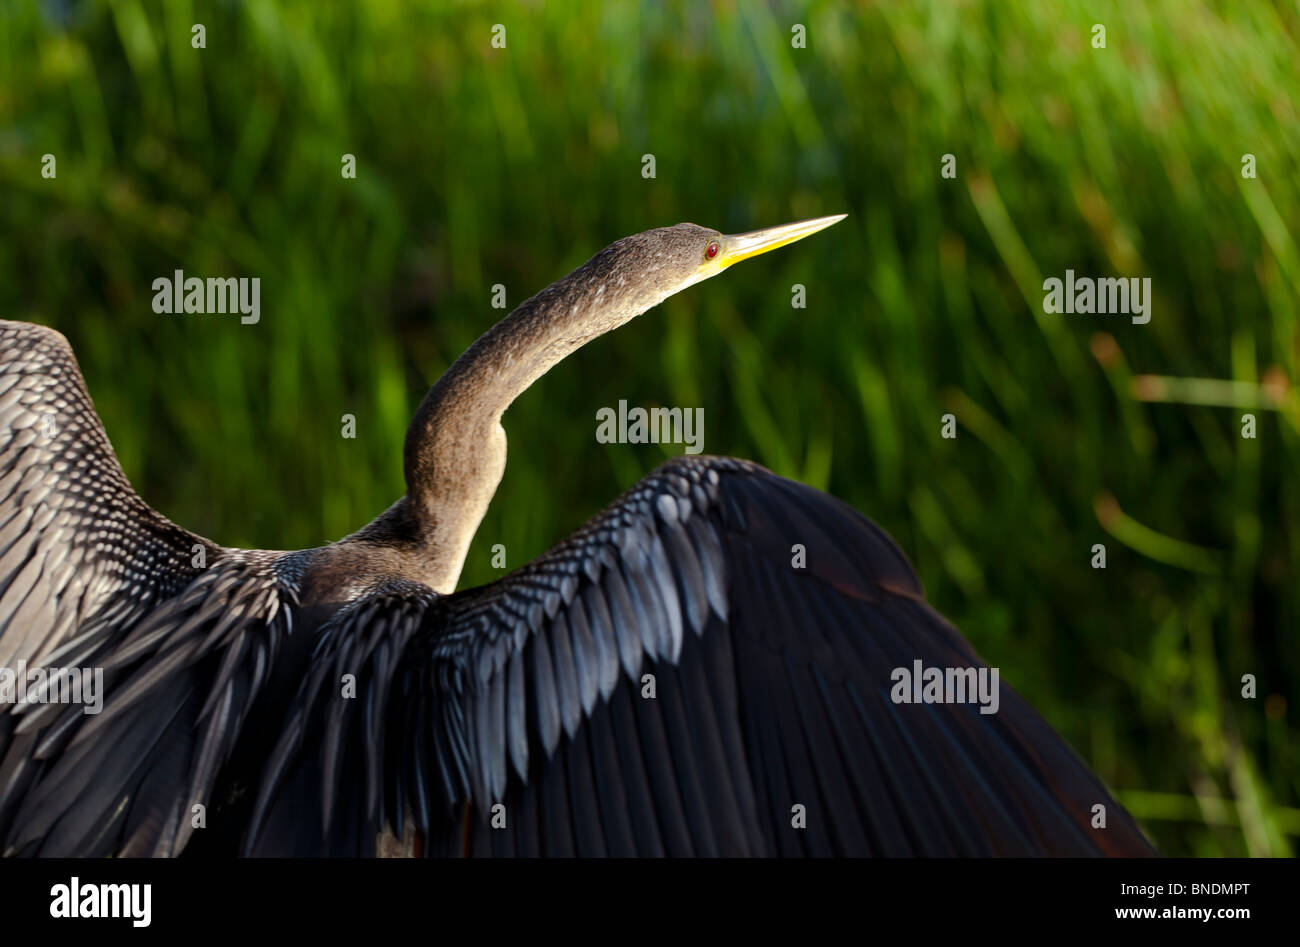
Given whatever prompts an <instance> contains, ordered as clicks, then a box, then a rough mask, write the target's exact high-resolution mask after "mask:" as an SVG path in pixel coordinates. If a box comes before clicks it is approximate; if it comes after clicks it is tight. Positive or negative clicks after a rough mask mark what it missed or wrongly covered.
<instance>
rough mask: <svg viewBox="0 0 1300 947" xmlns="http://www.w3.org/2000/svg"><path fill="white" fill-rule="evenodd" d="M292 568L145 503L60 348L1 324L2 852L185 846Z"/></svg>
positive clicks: (285, 560) (278, 628)
mask: <svg viewBox="0 0 1300 947" xmlns="http://www.w3.org/2000/svg"><path fill="white" fill-rule="evenodd" d="M292 566H293V564H292V560H291V559H290V558H289V557H283V556H281V554H279V553H263V552H244V551H242V550H230V549H223V548H221V547H219V546H216V545H215V544H213V543H211V542H208V541H207V540H205V539H202V538H200V537H198V536H195V535H194V534H192V533H190V532H188V531H186V530H184V529H181V528H180V527H178V526H176V525H175V524H173V523H171V522H169V521H168V520H167V519H165V518H164V517H163V516H161V515H160V514H158V513H157V512H155V511H154V510H153V509H151V508H150V507H149V506H148V505H147V504H146V503H145V502H144V501H143V500H141V499H140V497H139V496H137V495H136V493H135V491H134V490H132V489H131V485H130V483H129V482H128V481H127V479H126V476H125V475H124V474H123V472H122V468H121V466H120V465H119V464H118V461H117V458H116V456H115V455H114V454H113V449H112V447H111V445H110V444H109V441H108V438H107V436H106V435H105V433H104V429H103V426H102V425H101V423H100V420H99V417H98V415H97V414H96V413H95V409H94V406H93V405H92V404H91V401H90V397H89V395H87V393H86V387H85V383H84V381H83V380H82V377H81V372H80V370H79V369H78V367H77V362H76V358H75V357H74V356H73V353H72V350H71V348H70V347H69V345H68V343H67V340H66V339H64V338H63V336H62V335H60V334H59V333H58V332H55V331H54V330H52V329H47V328H44V327H42V326H36V325H30V324H27V323H22V322H6V321H0V697H3V698H4V699H3V701H0V853H2V854H6V855H13V854H22V855H108V854H118V855H132V854H174V853H175V852H178V851H179V850H180V849H181V848H182V847H183V846H184V845H185V842H186V840H187V839H188V838H189V836H190V834H191V832H192V830H193V826H194V821H195V820H194V815H195V814H196V813H195V812H194V811H193V807H194V806H195V805H204V806H206V805H207V804H208V803H209V802H210V800H209V798H208V796H209V793H210V791H211V788H212V785H213V780H214V778H215V773H216V771H217V769H218V768H219V767H220V765H221V763H222V762H223V761H224V760H225V759H226V757H227V756H228V755H229V753H230V751H231V748H232V747H233V745H234V742H235V740H236V738H237V736H238V734H239V730H240V727H241V725H242V723H243V721H244V718H245V714H246V712H247V710H248V708H249V706H250V704H251V702H252V700H253V698H254V697H255V696H256V694H257V692H258V690H259V689H260V688H261V686H262V683H263V681H264V680H265V677H266V674H267V671H268V668H269V667H270V665H271V663H272V661H273V659H274V655H275V651H276V649H277V647H278V643H279V641H280V640H281V639H282V638H283V636H284V634H285V633H287V631H288V621H289V610H288V608H287V607H286V606H287V605H288V604H291V602H292V599H293V594H294V592H293V567H292ZM38 668H39V669H41V670H42V672H43V673H44V679H45V680H46V682H47V684H46V686H44V687H43V688H42V687H41V686H40V685H39V680H40V678H39V677H37V678H32V677H31V673H32V671H33V670H34V669H38ZM51 668H53V669H56V670H57V673H55V674H51V673H49V669H51ZM5 669H7V670H8V671H9V676H6V675H5V674H4V671H5ZM71 669H76V672H77V673H76V677H75V681H76V683H77V685H78V686H77V689H76V690H74V689H73V686H72V684H73V681H74V676H73V674H72V673H71ZM95 669H99V671H101V672H102V682H103V683H102V687H103V690H102V691H101V692H99V693H98V699H99V700H102V704H101V708H100V713H98V714H88V713H86V712H85V711H86V709H87V708H88V707H91V706H92V704H91V702H90V701H88V700H87V697H89V696H93V695H90V694H88V693H87V692H86V690H85V689H84V688H83V687H81V684H82V681H81V677H82V672H83V671H85V672H89V674H88V675H87V681H89V682H91V687H92V688H93V687H94V684H93V681H94V677H93V673H94V670H95ZM19 675H22V676H23V677H24V681H23V683H22V686H21V687H20V686H19V682H18V680H17V677H18V676H19ZM28 680H30V681H31V682H32V683H33V684H34V685H36V686H35V687H34V688H28V687H27V686H26V685H27V683H28ZM50 682H52V683H50ZM6 685H8V691H6V689H5V688H6ZM20 693H22V694H23V696H25V698H26V701H25V702H21V703H20V702H17V701H18V697H19V695H20ZM78 694H79V695H80V697H81V700H82V702H81V703H70V702H68V701H67V700H66V698H69V697H73V698H75V696H76V695H78ZM60 701H62V702H60Z"/></svg>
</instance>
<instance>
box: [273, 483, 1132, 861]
mask: <svg viewBox="0 0 1300 947" xmlns="http://www.w3.org/2000/svg"><path fill="white" fill-rule="evenodd" d="M796 546H798V547H802V550H803V552H802V555H799V554H798V553H797V550H796V548H795V547H796ZM366 627H367V626H366V625H365V623H361V624H358V625H356V626H354V627H352V628H351V629H350V630H349V632H348V633H347V634H346V635H344V636H342V637H341V638H340V639H338V640H337V641H336V643H335V646H336V647H338V648H341V649H346V648H356V647H357V645H355V644H351V645H345V642H346V641H348V640H353V639H354V640H358V641H359V640H362V639H363V638H364V637H368V636H370V635H373V634H374V629H375V628H378V625H370V626H369V627H370V629H371V630H369V631H366ZM403 629H404V630H403V634H402V636H401V638H400V639H397V638H395V639H393V640H394V644H400V645H401V648H402V653H401V654H400V656H398V657H396V658H393V657H391V656H390V657H389V659H388V661H389V664H388V666H390V667H391V668H392V679H391V680H389V679H387V678H386V677H385V675H384V674H383V673H382V671H381V669H379V668H377V667H375V668H373V669H372V673H371V674H370V675H369V676H368V677H367V678H366V680H365V681H363V682H361V686H363V687H366V686H368V687H372V688H382V689H383V691H384V692H385V693H387V694H389V695H391V696H390V698H389V703H388V705H387V708H386V712H387V717H386V720H385V722H384V724H383V729H384V730H385V731H386V732H387V738H386V740H385V756H384V762H383V766H384V770H383V774H382V778H384V779H385V780H386V781H387V784H388V789H387V792H386V793H384V794H383V800H384V801H385V803H386V806H387V809H386V810H385V811H381V812H380V813H378V815H379V816H380V817H381V818H382V819H384V820H386V821H389V822H393V823H396V824H397V825H398V828H399V834H400V823H401V822H402V820H403V819H406V818H410V819H413V820H414V823H415V825H416V828H417V829H418V830H419V831H420V832H421V833H422V834H423V835H424V836H425V838H426V840H427V851H429V852H430V853H436V854H462V853H475V854H501V855H518V854H551V855H555V854H587V855H599V854H608V855H644V854H697V855H698V854H708V855H716V854H814V855H817V854H995V853H1010V854H1103V853H1118V854H1148V853H1150V847H1149V845H1148V844H1147V843H1146V841H1145V840H1144V839H1143V837H1142V835H1141V832H1140V831H1139V830H1138V828H1137V826H1136V824H1135V823H1134V822H1133V821H1132V820H1131V819H1130V818H1129V817H1128V815H1127V813H1125V812H1124V811H1123V809H1122V808H1121V807H1120V806H1118V804H1117V803H1115V802H1114V800H1113V799H1112V798H1111V797H1110V795H1109V794H1108V793H1107V791H1106V790H1105V788H1104V787H1103V786H1102V785H1101V784H1100V783H1099V781H1098V780H1097V779H1096V777H1094V776H1093V775H1092V774H1091V773H1090V772H1089V771H1088V769H1087V767H1086V766H1085V765H1084V764H1083V763H1082V762H1081V761H1080V760H1079V759H1078V757H1077V756H1076V755H1075V754H1074V753H1073V752H1072V751H1071V750H1070V748H1069V747H1068V746H1067V745H1066V744H1065V743H1064V741H1063V740H1061V738H1060V737H1059V736H1057V735H1056V734H1055V733H1054V732H1053V731H1052V730H1051V728H1050V727H1049V726H1048V725H1047V724H1046V723H1045V722H1044V721H1043V720H1042V718H1041V717H1039V716H1038V715H1037V714H1036V713H1035V712H1034V711H1033V710H1032V708H1030V707H1029V706H1028V705H1027V704H1025V702H1024V701H1023V700H1022V699H1021V698H1020V697H1019V696H1018V695H1017V694H1016V693H1015V692H1014V691H1012V690H1011V689H1010V688H1009V687H1007V686H1006V685H1005V684H1003V685H1002V687H1001V688H1000V706H999V708H998V711H997V713H994V714H984V713H981V712H980V707H979V706H977V705H976V704H975V703H969V702H968V703H963V704H951V703H949V704H925V703H921V704H899V703H895V702H894V701H893V700H892V699H891V691H892V690H893V688H894V685H895V679H894V676H893V675H894V671H895V669H897V668H907V669H909V670H910V669H911V668H912V667H913V666H914V662H915V661H918V660H919V661H921V662H922V664H923V666H925V667H938V668H954V669H969V670H971V671H973V672H975V674H976V675H978V673H979V671H980V669H983V668H985V667H986V666H985V664H984V662H983V661H982V660H981V659H980V658H979V657H978V655H976V654H975V652H974V651H973V649H972V648H971V647H970V645H969V644H968V643H967V642H966V641H965V639H964V638H963V637H962V636H961V635H960V633H958V632H957V630H956V629H955V628H953V627H952V626H951V625H950V624H949V623H948V622H946V621H945V620H944V619H943V618H942V617H941V616H939V615H938V614H937V613H936V612H935V611H934V610H933V609H931V608H930V607H929V606H928V605H927V604H926V602H925V600H924V598H923V596H922V594H921V589H920V586H919V583H918V582H917V580H916V577H915V575H914V574H913V572H912V570H911V568H910V567H909V566H908V564H907V562H906V560H905V559H904V557H903V556H902V554H901V553H900V552H899V550H898V548H897V547H896V546H895V545H894V543H893V542H892V541H891V540H890V539H889V538H888V536H886V535H885V534H884V533H883V532H882V531H881V530H880V529H879V528H878V527H876V526H875V525H874V524H873V523H871V522H870V521H869V520H867V519H866V518H865V517H863V516H862V515H861V514H859V513H857V512H856V511H855V510H853V509H852V508H850V507H848V506H847V505H845V504H843V503H841V502H840V501H838V500H835V499H834V498H832V497H829V496H827V495H825V494H823V493H820V492H818V491H816V490H813V489H811V488H809V487H806V486H804V485H802V484H798V483H794V482H792V481H789V480H785V479H783V478H780V477H776V476H775V475H773V474H771V473H770V472H768V471H765V470H763V469H762V468H759V467H757V466H755V465H752V464H747V463H744V462H741V461H735V460H730V459H725V458H704V457H687V458H679V459H677V460H674V461H670V462H669V463H667V464H665V465H664V466H662V467H661V468H659V469H658V470H657V471H655V472H654V473H653V474H651V475H650V476H648V477H646V478H645V479H644V480H642V481H641V482H640V483H638V484H637V485H636V486H635V487H633V488H632V489H631V490H630V491H629V492H628V493H626V494H625V495H624V496H623V497H621V498H620V499H619V500H618V501H616V502H615V503H614V504H613V505H611V506H610V507H609V508H607V509H606V510H605V511H604V512H603V513H601V514H599V515H597V516H596V517H594V518H593V519H592V520H590V521H589V522H588V523H587V524H585V525H584V526H583V527H581V528H580V529H579V530H578V531H577V532H576V533H575V534H574V535H573V536H571V537H570V538H569V539H567V540H565V541H564V542H562V543H561V544H560V545H558V546H557V547H555V548H554V549H553V550H551V551H550V552H548V553H546V554H545V555H543V556H541V557H539V558H538V559H536V560H534V561H533V562H530V563H528V564H527V565H526V566H524V567H523V568H521V569H519V570H517V571H516V572H514V573H511V574H510V575H508V576H507V577H505V578H503V579H501V580H499V581H497V582H494V583H491V584H489V585H487V586H483V587H480V588H475V589H469V590H466V591H464V592H459V593H456V594H454V595H450V596H447V597H445V598H441V599H436V600H435V599H427V600H426V601H425V603H424V606H423V607H422V609H421V612H420V615H419V616H413V617H411V618H410V619H409V620H408V621H407V622H406V623H405V624H404V626H403ZM645 675H650V676H651V677H649V678H647V677H645ZM358 680H359V681H361V679H360V678H359V679H358ZM340 702H343V703H346V704H349V705H352V706H355V705H356V704H357V703H358V701H346V700H345V699H343V698H340V697H339V696H338V695H337V694H336V693H332V692H327V691H323V690H319V689H318V690H315V691H312V692H310V693H309V692H307V691H304V692H303V694H302V695H300V698H299V701H298V707H299V713H300V715H301V719H303V720H308V719H312V718H315V719H326V718H327V717H328V715H329V711H330V707H331V705H337V704H339V703H340ZM346 712H351V713H353V714H354V715H355V710H353V711H346ZM319 737H320V739H321V740H322V741H323V745H324V746H326V747H330V745H331V743H333V742H334V741H341V743H340V745H339V746H337V747H334V748H332V749H329V750H328V752H329V753H331V754H333V756H334V757H337V756H339V755H341V754H344V753H351V754H353V757H352V758H354V759H357V760H360V756H359V745H350V741H355V740H357V739H358V731H357V730H356V729H355V728H353V729H348V728H344V727H339V726H335V727H332V728H326V729H324V730H322V731H320V732H319ZM302 745H304V746H307V747H311V746H313V745H314V741H312V740H308V741H306V743H304V744H302ZM313 753H314V750H308V751H307V752H305V754H304V756H303V759H302V760H301V761H300V762H299V763H298V764H297V770H298V771H301V770H302V769H303V768H304V767H311V766H313V765H315V764H313V763H312V760H313V759H314V758H315V757H314V756H313ZM372 760H373V757H372ZM288 768H289V769H292V768H293V767H288ZM361 774H364V776H363V775H361ZM315 775H316V776H317V777H320V776H321V775H322V774H321V772H320V769H319V766H317V767H316V773H315ZM324 778H325V779H326V780H327V782H330V781H333V785H332V786H331V788H330V789H329V790H328V791H329V792H330V793H331V794H332V795H333V796H334V797H336V798H338V799H346V798H348V797H349V796H352V797H354V798H355V797H358V796H359V794H360V793H362V792H363V791H366V792H367V793H368V797H369V798H370V799H373V798H375V790H374V788H373V784H374V782H375V780H377V779H379V778H381V776H380V774H378V773H376V772H375V771H373V770H367V769H365V767H364V766H363V767H362V768H361V769H360V770H359V772H358V773H356V774H353V773H350V772H347V771H335V772H331V773H329V775H327V776H325V777H324ZM274 784H275V780H274V779H271V780H267V781H266V783H265V784H264V788H265V787H271V786H274ZM366 787H370V788H368V789H367V788H366ZM498 803H499V804H502V805H503V806H504V809H501V810H496V811H494V810H493V807H494V806H495V805H496V804H498ZM1096 804H1103V805H1105V806H1106V807H1107V811H1108V813H1109V828H1107V829H1104V830H1096V829H1092V828H1091V827H1090V818H1091V815H1092V806H1093V805H1096ZM358 805H359V803H354V804H353V805H352V808H353V809H355V808H356V807H357V806H358ZM341 808H345V809H346V808H348V807H347V806H342V807H341ZM368 811H369V812H370V813H371V814H374V810H373V809H370V810H368ZM494 816H496V817H497V818H498V821H499V820H500V819H501V818H502V817H503V818H504V826H505V828H499V827H497V828H494V827H493V823H492V821H491V820H492V819H493V817H494ZM800 819H802V820H804V821H803V823H802V825H803V826H804V827H803V828H796V827H795V824H794V823H795V822H797V821H798V820H800ZM326 826H328V823H326ZM309 831H312V832H317V833H319V832H321V831H325V833H326V837H327V838H328V836H329V834H330V833H331V832H333V829H331V828H328V827H326V828H324V829H322V828H317V827H315V826H313V827H311V828H310V829H309ZM348 838H349V840H350V842H351V840H352V839H353V838H354V837H353V836H352V835H350V834H349V836H348ZM365 838H366V837H365V834H364V833H363V834H362V836H361V839H362V841H361V848H360V851H362V852H365V851H370V850H373V849H372V848H367V843H366V841H365ZM250 841H252V842H254V843H255V842H256V840H255V839H253V840H250ZM258 850H259V851H261V852H264V853H270V851H269V850H268V849H267V848H266V847H260V848H258ZM349 850H352V849H349Z"/></svg>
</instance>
